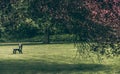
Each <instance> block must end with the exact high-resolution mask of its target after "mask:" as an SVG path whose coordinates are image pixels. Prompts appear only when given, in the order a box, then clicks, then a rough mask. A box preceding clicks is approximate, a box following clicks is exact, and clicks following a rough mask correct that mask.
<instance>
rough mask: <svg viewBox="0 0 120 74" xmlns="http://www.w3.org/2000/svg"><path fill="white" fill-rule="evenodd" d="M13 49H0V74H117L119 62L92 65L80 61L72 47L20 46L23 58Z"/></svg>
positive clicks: (106, 60) (112, 61)
mask: <svg viewBox="0 0 120 74" xmlns="http://www.w3.org/2000/svg"><path fill="white" fill-rule="evenodd" d="M13 48H17V46H16V45H13V46H0V74H119V73H120V59H119V58H110V59H105V60H104V63H102V64H100V63H98V62H97V60H96V59H94V60H96V62H95V63H93V62H92V61H91V60H85V59H84V58H82V59H80V57H79V55H78V56H77V57H76V58H74V57H75V55H76V49H75V48H74V46H73V44H48V45H47V44H41V45H24V46H23V54H12V49H13Z"/></svg>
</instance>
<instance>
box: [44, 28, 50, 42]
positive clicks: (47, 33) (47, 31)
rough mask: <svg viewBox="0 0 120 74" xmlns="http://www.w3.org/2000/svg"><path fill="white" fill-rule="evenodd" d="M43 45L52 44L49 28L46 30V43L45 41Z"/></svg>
mask: <svg viewBox="0 0 120 74" xmlns="http://www.w3.org/2000/svg"><path fill="white" fill-rule="evenodd" d="M43 43H45V44H49V43H50V34H49V28H46V29H45V32H44V41H43Z"/></svg>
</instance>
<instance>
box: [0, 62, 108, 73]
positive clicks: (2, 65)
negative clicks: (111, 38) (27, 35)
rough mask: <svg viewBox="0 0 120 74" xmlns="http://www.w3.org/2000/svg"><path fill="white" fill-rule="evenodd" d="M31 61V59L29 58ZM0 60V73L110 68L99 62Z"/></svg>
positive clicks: (101, 69)
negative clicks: (69, 62)
mask: <svg viewBox="0 0 120 74" xmlns="http://www.w3.org/2000/svg"><path fill="white" fill-rule="evenodd" d="M31 61H32V60H31ZM31 61H18V60H17V61H16V60H15V61H0V74H36V73H35V72H42V73H45V72H48V73H55V72H63V71H67V72H71V71H82V72H87V71H88V72H90V71H91V72H97V71H104V70H107V69H110V68H109V67H110V66H105V65H101V64H57V63H54V62H45V61H32V62H31Z"/></svg>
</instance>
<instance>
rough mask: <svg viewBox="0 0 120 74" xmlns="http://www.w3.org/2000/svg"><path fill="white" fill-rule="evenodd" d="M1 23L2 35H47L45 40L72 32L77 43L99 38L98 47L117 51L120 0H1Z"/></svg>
mask: <svg viewBox="0 0 120 74" xmlns="http://www.w3.org/2000/svg"><path fill="white" fill-rule="evenodd" d="M0 27H1V28H0V37H1V38H7V39H11V38H16V39H25V38H31V37H34V36H37V35H43V36H44V37H43V42H44V43H49V42H50V35H56V34H72V35H74V38H73V39H74V42H75V45H77V47H80V46H79V42H83V43H85V44H86V43H88V45H89V46H90V47H93V46H94V44H89V43H90V42H96V43H97V44H95V45H98V44H99V45H100V47H97V48H101V46H102V47H104V46H105V47H106V46H107V47H108V46H110V48H111V50H113V49H114V50H113V51H112V53H113V52H114V51H115V50H116V51H115V53H116V52H117V51H118V49H119V48H114V47H115V46H114V44H117V46H119V41H120V40H119V37H120V36H119V35H120V32H119V30H120V1H119V0H0ZM82 47H84V44H83V46H82ZM78 49H79V48H78ZM91 49H95V48H91ZM118 52H119V53H120V51H118ZM118 52H117V53H118ZM100 53H101V51H100ZM102 54H103V53H102Z"/></svg>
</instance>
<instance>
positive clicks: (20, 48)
mask: <svg viewBox="0 0 120 74" xmlns="http://www.w3.org/2000/svg"><path fill="white" fill-rule="evenodd" d="M17 51H18V52H19V54H22V44H19V48H14V49H13V54H16V52H17Z"/></svg>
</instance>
